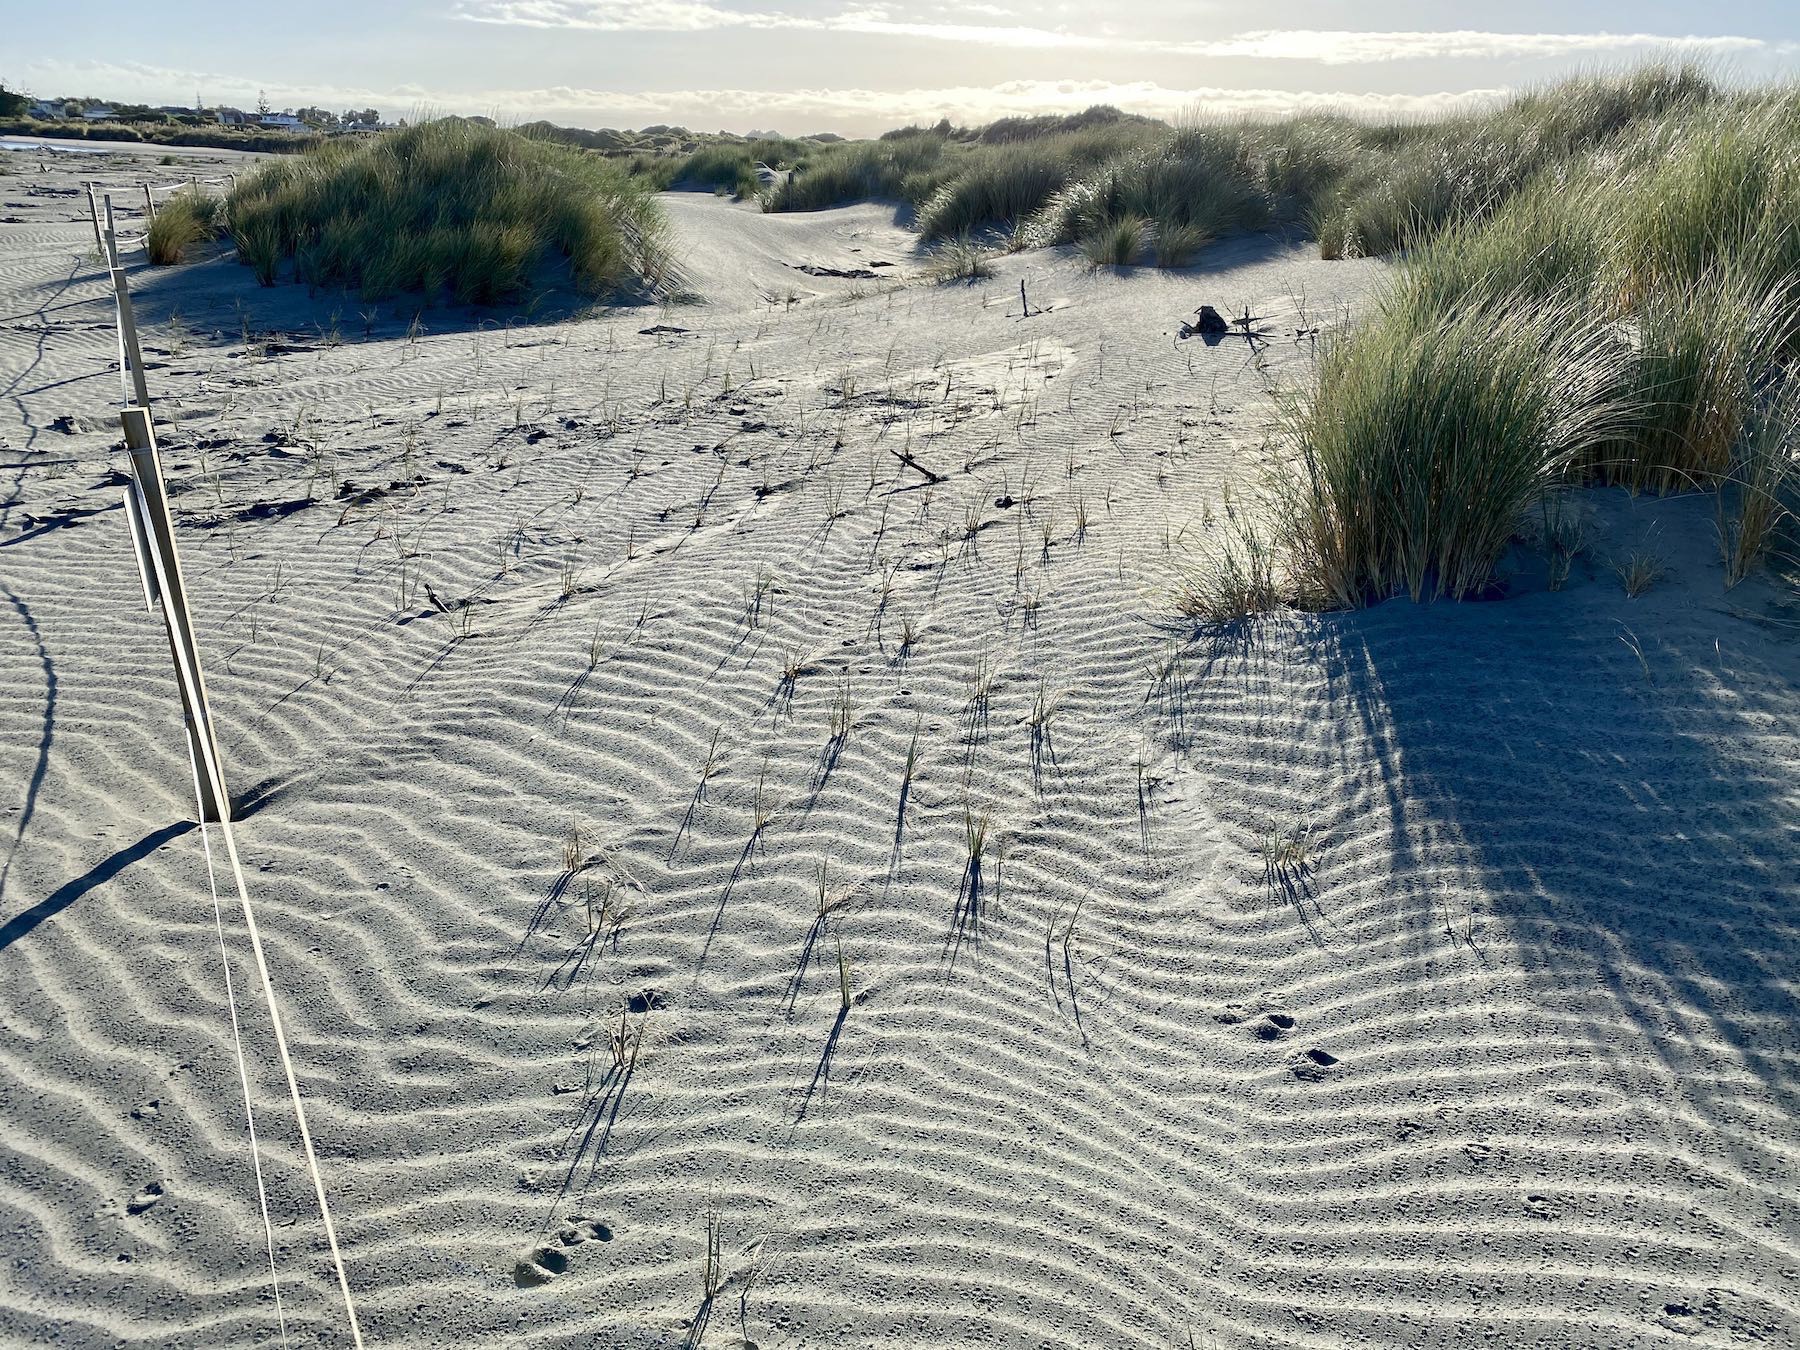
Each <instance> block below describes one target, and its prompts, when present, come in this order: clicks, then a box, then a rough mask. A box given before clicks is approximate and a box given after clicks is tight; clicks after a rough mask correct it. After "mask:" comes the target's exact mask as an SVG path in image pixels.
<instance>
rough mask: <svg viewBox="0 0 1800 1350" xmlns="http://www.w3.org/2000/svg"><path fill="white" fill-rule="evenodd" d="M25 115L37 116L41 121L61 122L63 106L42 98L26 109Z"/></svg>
mask: <svg viewBox="0 0 1800 1350" xmlns="http://www.w3.org/2000/svg"><path fill="white" fill-rule="evenodd" d="M25 115H26V116H27V117H35V118H37V120H38V121H40V122H59V121H61V120H62V116H63V106H62V104H60V103H48V102H46V101H45V100H43V99H41V98H40V99H39V100H38V101H37V102H35V103H33V104H32V105H31V106H30V107H29V108H27V109H26V110H25Z"/></svg>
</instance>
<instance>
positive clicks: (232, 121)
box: [214, 108, 250, 127]
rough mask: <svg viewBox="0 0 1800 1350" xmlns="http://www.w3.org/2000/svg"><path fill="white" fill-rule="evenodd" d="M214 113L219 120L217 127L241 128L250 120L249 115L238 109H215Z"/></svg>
mask: <svg viewBox="0 0 1800 1350" xmlns="http://www.w3.org/2000/svg"><path fill="white" fill-rule="evenodd" d="M214 112H215V113H217V115H218V118H219V125H220V126H224V127H241V126H243V125H244V124H245V123H247V122H248V121H249V120H250V114H248V113H246V112H244V111H243V110H242V109H239V108H216V109H214Z"/></svg>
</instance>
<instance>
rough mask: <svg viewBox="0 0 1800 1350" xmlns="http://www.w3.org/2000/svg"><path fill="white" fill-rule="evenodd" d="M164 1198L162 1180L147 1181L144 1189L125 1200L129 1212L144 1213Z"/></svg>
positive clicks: (126, 1209) (126, 1210)
mask: <svg viewBox="0 0 1800 1350" xmlns="http://www.w3.org/2000/svg"><path fill="white" fill-rule="evenodd" d="M162 1198H163V1184H162V1182H160V1181H151V1182H147V1183H146V1184H145V1185H144V1187H143V1189H141V1190H140V1191H138V1193H137V1194H136V1195H134V1196H132V1197H131V1199H129V1200H127V1201H126V1202H125V1212H126V1213H127V1214H142V1213H143V1212H144V1211H145V1210H147V1209H149V1208H150V1206H152V1205H154V1204H155V1203H156V1202H157V1201H158V1200H160V1199H162Z"/></svg>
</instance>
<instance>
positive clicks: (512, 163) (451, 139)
mask: <svg viewBox="0 0 1800 1350" xmlns="http://www.w3.org/2000/svg"><path fill="white" fill-rule="evenodd" d="M227 215H228V220H229V228H230V231H231V235H232V239H233V241H234V242H235V244H236V245H237V250H238V258H239V260H240V261H241V262H244V263H246V264H248V265H249V266H251V267H253V268H255V269H256V274H257V279H258V280H259V281H261V282H262V283H263V284H264V285H272V284H274V282H275V281H276V280H277V277H278V273H279V271H280V269H281V266H282V264H284V263H286V264H289V265H291V267H292V269H293V277H294V279H295V280H296V281H299V282H302V283H304V284H306V285H309V286H326V287H344V288H346V289H351V290H355V291H358V292H360V293H361V294H362V295H364V296H365V297H368V298H372V299H378V298H381V297H385V296H389V295H394V294H397V293H399V292H402V291H420V292H424V293H425V294H426V295H427V296H433V295H435V294H437V293H438V292H447V293H448V294H449V296H450V297H451V298H452V299H454V300H456V301H457V302H459V303H464V304H478V305H487V304H499V303H502V302H507V301H514V300H518V299H520V298H522V297H524V296H525V295H527V294H529V293H530V292H532V291H533V290H535V289H537V288H538V287H539V286H540V285H542V284H543V283H544V279H545V278H544V272H543V269H544V268H545V267H546V266H547V265H549V264H552V263H561V264H563V265H565V266H566V268H567V273H566V275H567V278H568V280H569V281H571V282H572V283H573V285H574V286H575V287H576V288H577V289H578V290H580V291H582V292H584V293H587V294H590V295H597V294H602V293H606V292H611V291H617V290H621V289H629V288H631V287H634V286H636V287H641V288H644V289H647V290H650V291H660V290H664V289H666V288H668V287H669V286H670V285H671V267H670V261H669V258H668V255H667V252H666V250H665V246H664V236H665V227H664V221H663V216H662V213H661V210H660V208H659V207H658V205H657V203H656V201H655V198H654V197H653V195H652V194H651V191H650V188H649V186H648V185H647V184H645V183H643V182H641V181H639V180H637V179H634V178H633V177H632V176H631V175H630V174H629V172H628V171H627V170H625V169H624V168H622V167H620V166H617V165H614V164H611V163H609V162H608V161H606V160H604V159H601V158H599V157H597V156H593V155H588V154H585V153H584V152H582V151H580V150H577V149H574V148H572V147H570V146H566V145H560V144H557V143H554V142H551V141H547V140H539V139H534V138H532V137H528V136H524V135H521V134H519V133H517V132H513V131H506V130H502V129H500V128H497V127H492V126H487V125H484V124H482V123H478V122H468V121H463V120H461V119H457V118H445V119H442V120H439V121H431V122H423V123H420V124H419V125H417V126H412V127H407V128H404V129H402V130H399V131H395V132H389V133H387V134H385V135H382V136H378V137H368V138H360V137H359V138H347V137H346V138H339V139H337V140H333V141H329V142H327V143H326V144H324V145H322V146H320V147H319V148H317V149H315V150H312V151H309V152H308V153H307V154H305V155H302V156H296V157H294V158H291V159H284V160H278V161H276V162H275V163H272V164H269V165H266V166H265V167H263V168H261V169H259V170H258V171H257V172H256V173H254V174H252V175H250V176H249V177H247V178H245V179H243V180H242V181H240V182H239V184H238V186H237V188H236V190H235V191H233V192H232V194H231V196H230V199H229V201H228V204H227Z"/></svg>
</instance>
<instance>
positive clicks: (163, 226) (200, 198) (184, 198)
mask: <svg viewBox="0 0 1800 1350" xmlns="http://www.w3.org/2000/svg"><path fill="white" fill-rule="evenodd" d="M220 206H221V203H220V201H219V199H218V198H217V197H209V196H207V195H206V194H205V193H204V192H201V191H200V190H199V189H198V188H187V189H184V190H183V191H181V192H177V193H176V194H175V195H174V196H172V197H170V198H169V199H168V201H166V202H164V203H163V204H162V208H161V209H160V210H159V211H157V213H156V216H155V218H154V219H152V220H151V222H150V229H149V232H148V236H147V237H146V239H145V248H146V249H147V250H148V251H149V254H150V262H151V265H152V266H155V267H166V266H168V265H169V264H171V263H178V262H181V261H182V260H183V259H184V258H186V257H187V251H188V250H189V249H190V248H192V247H193V246H194V245H195V244H200V243H204V242H205V241H206V240H208V239H211V238H212V237H213V236H214V235H216V234H217V233H218V232H219V220H220V217H221V215H222V212H221V211H220Z"/></svg>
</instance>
